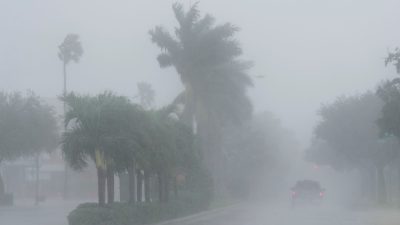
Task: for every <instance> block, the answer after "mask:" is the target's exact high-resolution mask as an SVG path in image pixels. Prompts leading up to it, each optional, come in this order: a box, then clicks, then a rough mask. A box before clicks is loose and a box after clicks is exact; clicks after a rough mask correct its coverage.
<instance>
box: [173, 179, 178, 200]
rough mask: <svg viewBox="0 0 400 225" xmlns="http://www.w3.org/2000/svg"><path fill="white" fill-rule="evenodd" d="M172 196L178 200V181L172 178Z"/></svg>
mask: <svg viewBox="0 0 400 225" xmlns="http://www.w3.org/2000/svg"><path fill="white" fill-rule="evenodd" d="M174 194H175V198H178V179H177V177H176V176H174Z"/></svg>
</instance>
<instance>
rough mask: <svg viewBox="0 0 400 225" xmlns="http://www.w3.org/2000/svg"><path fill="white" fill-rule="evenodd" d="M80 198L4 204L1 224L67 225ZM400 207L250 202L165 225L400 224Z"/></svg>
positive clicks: (0, 209)
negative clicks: (349, 207)
mask: <svg viewBox="0 0 400 225" xmlns="http://www.w3.org/2000/svg"><path fill="white" fill-rule="evenodd" d="M77 204H78V203H77V202H62V201H60V202H49V203H44V204H42V205H40V206H38V207H34V206H29V205H26V206H16V207H12V208H0V224H1V225H67V220H66V216H67V215H68V212H69V211H71V210H72V209H73V208H74V207H75V206H76V205H77ZM399 224H400V211H396V210H368V211H350V210H345V209H343V208H339V207H328V206H323V207H316V208H315V207H304V208H296V209H291V208H290V207H288V206H285V205H279V206H277V205H274V206H271V205H269V206H268V205H265V204H246V205H241V206H234V207H231V208H230V209H227V210H219V211H214V212H212V213H203V214H201V215H199V216H192V217H189V218H186V219H183V220H177V221H173V222H168V223H162V225H399Z"/></svg>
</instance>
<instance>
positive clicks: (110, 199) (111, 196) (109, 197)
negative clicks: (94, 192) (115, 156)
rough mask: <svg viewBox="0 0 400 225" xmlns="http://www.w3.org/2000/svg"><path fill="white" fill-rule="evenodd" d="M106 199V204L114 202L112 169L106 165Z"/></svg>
mask: <svg viewBox="0 0 400 225" xmlns="http://www.w3.org/2000/svg"><path fill="white" fill-rule="evenodd" d="M107 200H108V204H112V203H114V170H113V168H112V166H107Z"/></svg>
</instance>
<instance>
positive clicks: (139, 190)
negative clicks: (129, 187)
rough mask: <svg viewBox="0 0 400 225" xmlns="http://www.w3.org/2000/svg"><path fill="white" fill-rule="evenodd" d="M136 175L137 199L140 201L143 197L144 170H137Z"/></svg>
mask: <svg viewBox="0 0 400 225" xmlns="http://www.w3.org/2000/svg"><path fill="white" fill-rule="evenodd" d="M136 177H137V197H136V200H137V201H138V202H142V201H143V198H142V195H143V174H142V170H137V172H136Z"/></svg>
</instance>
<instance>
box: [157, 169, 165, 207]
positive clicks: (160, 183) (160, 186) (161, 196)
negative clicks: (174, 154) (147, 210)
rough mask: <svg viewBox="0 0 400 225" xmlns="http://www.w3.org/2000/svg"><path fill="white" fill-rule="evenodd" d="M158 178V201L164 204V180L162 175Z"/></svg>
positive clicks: (159, 174) (158, 174)
mask: <svg viewBox="0 0 400 225" xmlns="http://www.w3.org/2000/svg"><path fill="white" fill-rule="evenodd" d="M157 178H158V201H160V202H163V201H164V194H163V192H164V188H163V187H164V184H163V180H162V176H161V173H160V172H159V173H157Z"/></svg>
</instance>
